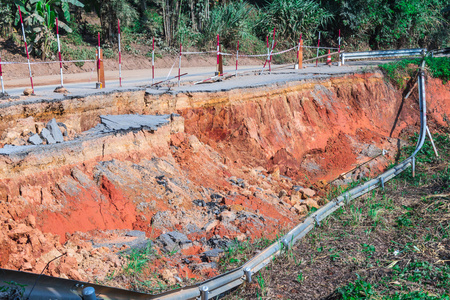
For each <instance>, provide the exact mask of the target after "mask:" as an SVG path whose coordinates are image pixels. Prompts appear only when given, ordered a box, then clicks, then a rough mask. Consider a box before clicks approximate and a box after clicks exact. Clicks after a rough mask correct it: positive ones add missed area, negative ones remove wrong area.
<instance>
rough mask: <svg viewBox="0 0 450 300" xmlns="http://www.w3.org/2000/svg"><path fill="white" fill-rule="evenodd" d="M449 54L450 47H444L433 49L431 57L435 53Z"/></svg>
mask: <svg viewBox="0 0 450 300" xmlns="http://www.w3.org/2000/svg"><path fill="white" fill-rule="evenodd" d="M449 54H450V48H444V49H439V50H433V51H431V57H433V56H434V55H449Z"/></svg>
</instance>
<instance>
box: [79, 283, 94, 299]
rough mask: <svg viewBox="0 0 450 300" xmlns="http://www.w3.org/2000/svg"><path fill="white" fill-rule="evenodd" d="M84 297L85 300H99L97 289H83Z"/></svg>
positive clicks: (89, 287)
mask: <svg viewBox="0 0 450 300" xmlns="http://www.w3.org/2000/svg"><path fill="white" fill-rule="evenodd" d="M82 296H83V300H97V297H96V296H95V289H94V288H93V287H91V286H88V287H85V288H84V289H83V293H82Z"/></svg>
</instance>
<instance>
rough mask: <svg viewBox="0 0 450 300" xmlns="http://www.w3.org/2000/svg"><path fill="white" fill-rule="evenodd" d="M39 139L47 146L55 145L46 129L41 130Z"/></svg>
mask: <svg viewBox="0 0 450 300" xmlns="http://www.w3.org/2000/svg"><path fill="white" fill-rule="evenodd" d="M41 137H42V138H43V139H44V140H45V141H47V144H56V141H55V139H54V138H53V136H52V133H51V132H50V130H48V129H47V128H44V129H42V131H41Z"/></svg>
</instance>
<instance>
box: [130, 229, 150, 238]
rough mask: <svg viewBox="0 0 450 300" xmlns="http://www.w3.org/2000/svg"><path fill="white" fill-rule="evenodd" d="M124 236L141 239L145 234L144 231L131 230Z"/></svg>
mask: <svg viewBox="0 0 450 300" xmlns="http://www.w3.org/2000/svg"><path fill="white" fill-rule="evenodd" d="M125 235H126V236H132V237H143V238H145V232H144V231H140V230H131V231H128V232H127V234H125Z"/></svg>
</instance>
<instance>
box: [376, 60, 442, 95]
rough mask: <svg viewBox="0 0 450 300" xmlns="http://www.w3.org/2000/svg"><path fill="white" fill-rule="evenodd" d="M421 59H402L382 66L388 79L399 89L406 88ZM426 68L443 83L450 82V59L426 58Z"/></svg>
mask: <svg viewBox="0 0 450 300" xmlns="http://www.w3.org/2000/svg"><path fill="white" fill-rule="evenodd" d="M420 62H421V59H419V58H417V59H402V60H399V61H396V62H392V63H387V64H382V65H380V68H381V70H382V71H383V72H384V74H385V75H386V77H387V78H388V79H389V80H390V81H391V82H392V83H393V84H394V85H395V86H397V87H398V88H399V89H404V88H405V87H406V82H407V80H408V79H409V78H410V77H412V76H413V74H414V72H415V71H416V70H417V67H418V66H419V64H420ZM425 63H426V68H427V69H428V71H429V72H430V74H431V76H433V77H434V78H440V79H442V83H444V84H445V83H447V81H449V80H450V57H426V58H425Z"/></svg>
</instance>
